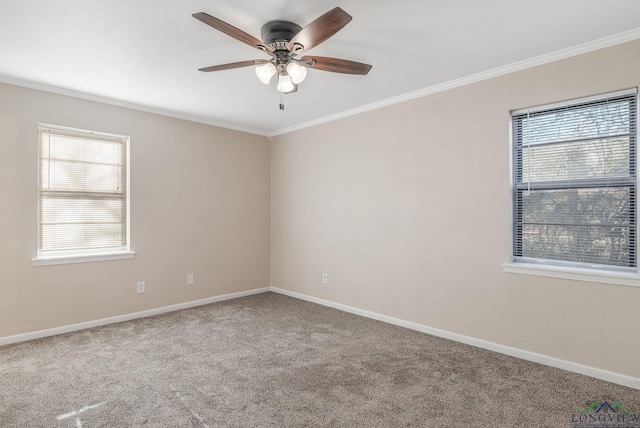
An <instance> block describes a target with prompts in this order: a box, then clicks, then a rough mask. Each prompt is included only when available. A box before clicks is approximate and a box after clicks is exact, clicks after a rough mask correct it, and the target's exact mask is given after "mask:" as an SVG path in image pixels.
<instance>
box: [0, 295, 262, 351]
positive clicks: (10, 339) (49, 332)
mask: <svg viewBox="0 0 640 428" xmlns="http://www.w3.org/2000/svg"><path fill="white" fill-rule="evenodd" d="M270 290H271V289H270V288H269V287H265V288H256V289H253V290H248V291H240V292H237V293H229V294H223V295H221V296H214V297H207V298H206V299H201V300H193V301H191V302H184V303H178V304H175V305H170V306H163V307H161V308H155V309H149V310H146V311H141V312H134V313H132V314H125V315H118V316H115V317H109V318H102V319H98V320H93V321H87V322H82V323H78V324H71V325H65V326H61V327H55V328H49V329H46V330H39V331H33V332H30V333H24V334H16V335H15V336H6V337H0V346H3V345H9V344H11V343H18V342H25V341H27V340H33V339H40V338H41V337H48V336H55V335H57V334H64V333H71V332H72V331H78V330H84V329H87V328H92V327H99V326H101V325H107V324H115V323H119V322H123V321H130V320H134V319H138V318H145V317H150V316H153V315H160V314H164V313H167V312H173V311H179V310H181V309H188V308H194V307H196V306H202V305H208V304H210V303H216V302H222V301H224V300H231V299H237V298H238V297H245V296H251V295H253V294H260V293H266V292H268V291H270Z"/></svg>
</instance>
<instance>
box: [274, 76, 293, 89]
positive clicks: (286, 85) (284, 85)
mask: <svg viewBox="0 0 640 428" xmlns="http://www.w3.org/2000/svg"><path fill="white" fill-rule="evenodd" d="M276 89H278V90H279V91H280V92H284V93H285V94H286V93H287V92H291V91H293V90H294V89H295V86H293V82H292V81H291V76H289V75H288V74H281V75H280V77H279V79H278V87H277V88H276Z"/></svg>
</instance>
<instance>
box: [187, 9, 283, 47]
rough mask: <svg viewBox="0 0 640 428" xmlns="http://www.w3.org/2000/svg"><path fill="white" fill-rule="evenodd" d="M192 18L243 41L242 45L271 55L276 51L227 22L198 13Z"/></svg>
mask: <svg viewBox="0 0 640 428" xmlns="http://www.w3.org/2000/svg"><path fill="white" fill-rule="evenodd" d="M191 16H193V17H194V18H195V19H197V20H199V21H202V22H204V23H205V24H207V25H208V26H210V27H213V28H215V29H216V30H218V31H221V32H223V33H224V34H226V35H227V36H231V37H233V38H234V39H236V40H239V41H241V42H242V43H246V44H248V45H249V46H252V47H254V48H257V49H260V50H264V51H266V52H269V53H271V52H273V51H274V49H273V48H272V47H271V46H269V45H266V44H264V42H262V41H261V40H258V39H256V38H255V37H253V36H252V35H250V34H247V33H245V32H244V31H242V30H240V29H238V28H236V27H234V26H233V25H231V24H227V23H226V22H224V21H221V20H219V19H218V18H214V17H213V16H211V15H209V14H208V13H204V12H198V13H194V14H193V15H191Z"/></svg>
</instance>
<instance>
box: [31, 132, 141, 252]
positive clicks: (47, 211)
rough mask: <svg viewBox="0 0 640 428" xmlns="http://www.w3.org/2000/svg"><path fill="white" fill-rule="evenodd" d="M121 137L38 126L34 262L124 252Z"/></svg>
mask: <svg viewBox="0 0 640 428" xmlns="http://www.w3.org/2000/svg"><path fill="white" fill-rule="evenodd" d="M128 143H129V138H128V137H125V136H118V135H110V134H104V133H98V132H93V131H85V130H80V129H70V128H62V127H56V126H51V125H39V127H38V177H39V178H38V184H39V198H38V257H47V256H50V255H60V254H62V255H64V254H80V255H82V254H89V253H100V252H109V251H126V250H128V247H129V243H128V195H127V188H128V186H127V181H128V165H127V157H128Z"/></svg>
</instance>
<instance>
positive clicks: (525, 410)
mask: <svg viewBox="0 0 640 428" xmlns="http://www.w3.org/2000/svg"><path fill="white" fill-rule="evenodd" d="M0 382H1V383H0V426H2V427H21V428H22V427H87V428H89V427H138V426H149V427H291V426H294V427H302V426H339V427H563V428H569V427H576V426H587V425H586V424H587V423H593V422H589V421H590V418H593V419H594V420H597V418H599V417H600V418H601V417H603V416H604V417H605V419H606V417H610V418H614V419H615V418H617V420H618V422H619V421H620V418H621V417H622V420H623V424H620V423H618V422H617V423H618V424H617V425H609V422H598V423H599V424H600V425H589V426H590V427H593V426H606V427H613V426H615V427H616V428H621V427H634V428H636V427H638V426H640V425H638V424H637V422H633V421H632V418H633V416H634V414H635V412H638V411H640V391H638V390H633V389H629V388H625V387H622V386H618V385H614V384H610V383H607V382H603V381H599V380H595V379H592V378H588V377H585V376H581V375H578V374H574V373H569V372H565V371H562V370H558V369H553V368H549V367H545V366H542V365H538V364H534V363H530V362H527V361H523V360H519V359H516V358H512V357H508V356H504V355H501V354H497V353H493V352H490V351H486V350H482V349H478V348H474V347H471V346H467V345H463V344H459V343H456V342H451V341H448V340H445V339H441V338H436V337H432V336H428V335H425V334H422V333H418V332H415V331H411V330H406V329H403V328H400V327H396V326H392V325H388V324H384V323H381V322H377V321H373V320H370V319H366V318H362V317H358V316H355V315H351V314H347V313H343V312H340V311H337V310H334V309H329V308H325V307H322V306H319V305H315V304H312V303H307V302H303V301H300V300H296V299H292V298H289V297H285V296H282V295H277V294H273V293H265V294H261V295H256V296H251V297H246V298H241V299H236V300H231V301H227V302H222V303H216V304H212V305H207V306H201V307H198V308H194V309H188V310H183V311H179V312H174V313H171V314H166V315H161V316H157V317H152V318H146V319H141V320H136V321H130V322H126V323H121V324H114V325H109V326H105V327H99V328H94V329H90V330H84V331H80V332H75V333H70V334H66V335H60V336H56V337H51V338H46V339H40V340H36V341H32V342H26V343H20V344H15V345H9V346H4V347H0ZM596 402H597V403H598V404H597V405H594V403H596ZM605 402H606V403H614V402H615V403H617V404H611V406H610V407H608V406H606V405H604V403H605ZM581 411H582V412H583V413H580V412H581ZM636 417H637V415H636ZM581 421H583V422H581ZM603 423H606V424H607V425H603ZM581 424H582V425H581Z"/></svg>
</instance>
